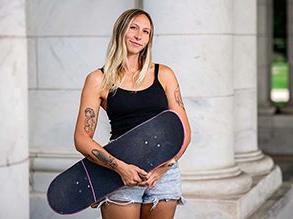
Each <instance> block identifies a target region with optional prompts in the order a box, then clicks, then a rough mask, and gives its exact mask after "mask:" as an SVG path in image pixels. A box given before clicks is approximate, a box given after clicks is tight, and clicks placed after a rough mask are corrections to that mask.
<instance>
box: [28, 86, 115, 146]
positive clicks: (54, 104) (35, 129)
mask: <svg viewBox="0 0 293 219" xmlns="http://www.w3.org/2000/svg"><path fill="white" fill-rule="evenodd" d="M80 92H81V91H80V90H76V91H75V90H72V91H69V90H50V91H46V90H38V91H34V90H31V91H30V92H29V98H30V99H29V101H30V105H29V117H30V129H29V131H30V146H31V147H52V148H60V149H62V148H67V149H71V148H72V149H73V150H74V142H73V134H74V128H75V122H76V118H77V113H78V110H79V100H80ZM109 131H110V125H109V123H108V119H107V115H106V113H105V112H104V111H103V110H102V109H101V110H100V114H99V121H98V125H97V130H96V135H95V139H96V140H97V141H98V142H99V143H100V142H101V143H106V142H107V141H108V138H109Z"/></svg>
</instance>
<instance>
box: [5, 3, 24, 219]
mask: <svg viewBox="0 0 293 219" xmlns="http://www.w3.org/2000/svg"><path fill="white" fill-rule="evenodd" d="M25 21H26V17H25V1H24V0H0V72H1V73H0V106H1V107H0V124H1V126H0V182H1V183H0V206H1V207H0V208H1V210H0V218H13V219H28V218H29V186H28V181H29V180H28V117H27V45H26V24H25Z"/></svg>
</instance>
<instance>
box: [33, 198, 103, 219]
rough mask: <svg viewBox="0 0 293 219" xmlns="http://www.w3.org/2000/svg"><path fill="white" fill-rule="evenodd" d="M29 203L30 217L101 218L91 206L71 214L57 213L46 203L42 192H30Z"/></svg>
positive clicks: (39, 218)
mask: <svg viewBox="0 0 293 219" xmlns="http://www.w3.org/2000/svg"><path fill="white" fill-rule="evenodd" d="M30 203H31V204H30V219H64V218H70V219H81V218H83V219H101V216H100V212H99V210H98V209H92V208H87V209H86V210H84V211H81V212H79V213H77V214H72V215H66V216H65V215H60V214H57V213H55V212H54V211H53V210H52V209H51V208H50V206H49V205H48V202H47V197H46V195H45V194H44V193H32V194H31V196H30Z"/></svg>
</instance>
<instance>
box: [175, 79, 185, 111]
mask: <svg viewBox="0 0 293 219" xmlns="http://www.w3.org/2000/svg"><path fill="white" fill-rule="evenodd" d="M174 97H175V100H176V103H177V104H178V105H179V106H180V107H182V108H183V109H184V110H185V108H184V104H183V100H182V97H181V93H180V88H179V84H177V87H176V89H175V91H174Z"/></svg>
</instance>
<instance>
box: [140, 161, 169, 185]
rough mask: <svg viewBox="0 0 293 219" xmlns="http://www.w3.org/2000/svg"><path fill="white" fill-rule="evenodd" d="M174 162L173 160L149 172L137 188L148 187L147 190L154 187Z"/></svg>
mask: <svg viewBox="0 0 293 219" xmlns="http://www.w3.org/2000/svg"><path fill="white" fill-rule="evenodd" d="M174 162H175V161H174V160H171V161H169V162H168V163H166V164H165V165H163V166H161V167H158V168H156V169H154V170H152V171H150V172H149V173H148V174H147V176H146V178H147V180H145V181H143V182H141V183H139V186H148V187H149V188H152V187H154V186H155V185H156V184H157V182H158V181H159V179H160V178H161V176H162V175H164V173H166V172H167V171H168V170H169V169H170V167H171V166H172V165H173V164H174Z"/></svg>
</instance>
